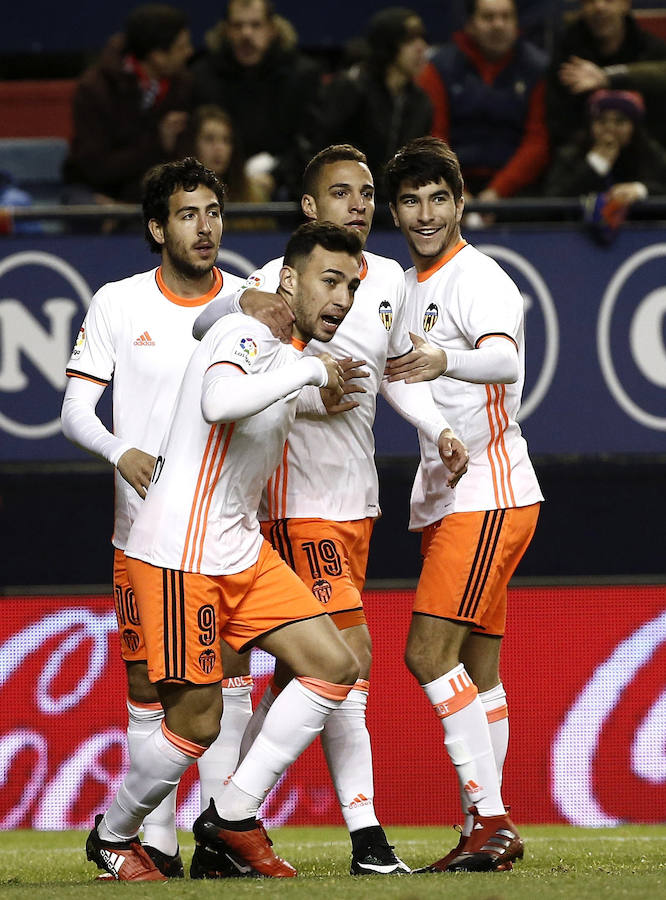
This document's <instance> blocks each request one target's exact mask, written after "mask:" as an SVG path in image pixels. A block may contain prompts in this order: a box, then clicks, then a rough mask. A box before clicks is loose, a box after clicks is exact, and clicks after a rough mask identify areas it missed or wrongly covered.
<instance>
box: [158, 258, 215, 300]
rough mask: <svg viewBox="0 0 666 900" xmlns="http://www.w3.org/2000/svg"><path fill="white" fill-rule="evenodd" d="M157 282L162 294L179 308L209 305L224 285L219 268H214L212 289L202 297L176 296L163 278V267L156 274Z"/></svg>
mask: <svg viewBox="0 0 666 900" xmlns="http://www.w3.org/2000/svg"><path fill="white" fill-rule="evenodd" d="M155 280H156V281H157V287H158V288H159V289H160V291H161V293H163V294H164V296H165V297H166V298H167V300H168V301H169V302H170V303H175V304H176V305H177V306H203V305H204V303H208V301H209V300H212V299H213V297H216V296H217V295H218V294H219V292H220V288H221V287H222V285H223V283H224V279H223V277H222V272H220V270H219V269H218V268H217V266H213V286H212V288H211V289H210V290H209V291H207V292H206V293H205V294H203V296H201V297H179V296H178V294H174V292H173V291H170V290H169V288H168V287H167V286H166V284H165V283H164V279H163V278H162V266H160V267H159V268H158V270H157V272H156V273H155Z"/></svg>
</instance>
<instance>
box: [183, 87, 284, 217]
mask: <svg viewBox="0 0 666 900" xmlns="http://www.w3.org/2000/svg"><path fill="white" fill-rule="evenodd" d="M191 142H192V152H193V153H194V155H195V156H196V157H197V159H198V160H199V161H200V162H202V163H203V164H204V166H206V167H207V168H209V169H212V171H213V172H215V174H216V175H217V177H218V178H219V179H220V181H222V182H223V183H224V196H225V199H226V200H229V201H230V202H231V203H267V202H268V201H269V200H270V199H271V191H272V178H271V176H270V175H248V174H247V172H246V171H245V159H244V156H243V151H242V149H241V147H240V145H239V141H238V139H237V138H236V136H235V134H234V128H233V124H232V122H231V118H230V117H229V116H228V115H227V113H226V112H225V111H224V110H223V109H220V107H219V106H216V105H215V104H214V103H206V104H204V105H203V106H198V107H197V108H196V109H195V111H194V113H193V114H192V120H191ZM272 228H275V221H274V220H273V219H270V218H268V217H257V216H241V217H238V216H234V217H230V218H228V219H227V220H226V222H225V231H248V230H258V229H261V230H264V231H265V230H267V229H272Z"/></svg>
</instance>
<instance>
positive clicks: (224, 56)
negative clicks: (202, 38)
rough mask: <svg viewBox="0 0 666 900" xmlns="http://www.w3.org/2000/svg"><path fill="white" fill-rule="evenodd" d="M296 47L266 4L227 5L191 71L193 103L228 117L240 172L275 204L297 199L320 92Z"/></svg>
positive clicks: (316, 74) (253, 0) (252, 0)
mask: <svg viewBox="0 0 666 900" xmlns="http://www.w3.org/2000/svg"><path fill="white" fill-rule="evenodd" d="M296 41H297V38H296V33H295V31H294V29H293V28H292V26H291V25H290V24H289V23H288V22H287V21H286V20H285V19H283V18H282V17H281V16H278V15H277V14H276V13H275V10H274V8H273V4H272V3H271V2H270V0H230V2H229V5H228V7H227V14H226V18H225V19H224V20H223V21H222V22H219V23H218V24H217V25H216V26H215V27H214V28H213V29H211V31H210V32H209V33H208V34H207V36H206V42H207V45H208V50H207V52H206V53H205V54H204V55H203V56H202V57H201V58H200V59H198V60H196V61H195V63H194V64H193V66H192V73H193V76H194V82H195V100H196V103H197V104H211V103H214V104H216V105H217V106H220V107H221V108H222V109H224V110H225V111H226V112H227V113H228V114H229V116H230V117H231V120H232V122H233V126H234V131H235V132H236V134H237V135H238V138H239V140H240V141H241V143H242V145H243V148H244V151H245V155H246V157H247V160H248V174H249V175H250V176H251V177H257V176H263V177H264V181H265V182H266V183H269V184H270V185H271V186H272V187H273V188H274V191H275V192H277V197H278V198H280V197H281V196H282V197H284V196H285V195H286V196H289V197H300V176H301V172H302V171H303V168H304V166H305V163H306V162H307V160H308V159H309V158H310V156H311V155H312V152H311V150H312V148H311V140H312V133H313V122H314V117H315V114H316V109H317V104H318V102H319V96H320V88H321V73H320V71H319V68H318V66H317V65H316V64H315V63H314V62H313V61H311V60H310V59H308V58H307V57H306V56H304V55H303V54H301V53H299V52H298V50H297V48H296Z"/></svg>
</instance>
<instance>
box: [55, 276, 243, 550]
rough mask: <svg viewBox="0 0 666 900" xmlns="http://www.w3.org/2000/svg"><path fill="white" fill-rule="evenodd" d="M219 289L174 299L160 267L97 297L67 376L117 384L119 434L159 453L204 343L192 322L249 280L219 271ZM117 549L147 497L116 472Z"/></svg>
mask: <svg viewBox="0 0 666 900" xmlns="http://www.w3.org/2000/svg"><path fill="white" fill-rule="evenodd" d="M213 274H214V276H215V280H214V284H213V287H212V288H211V290H210V291H208V293H206V294H205V295H203V296H201V297H197V298H196V299H194V300H187V299H184V298H182V297H177V296H176V295H175V294H173V293H172V292H171V291H170V290H169V289H168V288H167V286H166V285H165V284H164V281H163V280H162V277H161V271H160V269H159V268H158V269H152V270H151V271H150V272H143V273H140V274H138V275H133V276H132V277H131V278H125V279H123V280H122V281H116V282H112V283H109V284H105V285H104V286H103V287H102V288H100V289H99V290H98V291H97V293H96V294H95V295H94V297H93V298H92V301H91V304H90V307H89V309H88V312H87V314H86V317H85V319H84V320H83V324H82V326H81V329H80V331H79V336H78V338H77V341H76V345H75V347H74V350H73V352H72V355H71V357H70V360H69V363H68V364H67V374H68V375H69V376H72V377H78V378H84V379H87V380H89V381H93V382H95V383H96V384H99V385H107V384H109V383H110V382H111V379H113V433H114V435H116V436H117V437H118V438H120V439H122V440H123V441H124V442H126V443H127V444H128V445H129V446H130V447H137V448H138V449H140V450H143V451H145V452H146V453H150V454H152V455H153V456H156V455H157V451H158V449H159V446H160V442H161V440H162V437H163V435H164V432H165V431H166V428H167V425H168V424H169V417H170V415H171V410H172V409H173V404H174V401H175V399H176V396H177V394H178V389H179V387H180V383H181V380H182V378H183V373H184V372H185V368H186V366H187V363H188V360H189V358H190V356H191V355H192V351H193V350H194V349H195V347H196V346H198V343H197V341H195V340H194V338H193V337H192V324H193V322H194V320H195V319H196V317H197V315H198V314H199V313H200V312H201V309H202V307H203V306H204V305H205V304H206V303H208V302H209V301H210V300H212V299H213V298H214V297H216V296H217V295H218V294H219V293H220V291H229V290H234V289H235V288H236V287H237V286H240V285H241V284H242V283H243V282H242V279H240V278H238V277H237V276H235V275H230V274H228V273H226V272H221V271H220V270H219V269H214V270H213ZM114 474H115V519H114V534H113V544H114V546H115V547H117V548H119V549H120V550H123V549H124V548H125V544H126V542H127V535H128V534H129V529H130V526H131V524H132V522H133V521H134V519H135V517H136V515H137V512H138V510H139V508H140V507H141V503H142V501H141V498H140V497H139V495H138V494H137V493H136V491H135V490H134V488H133V487H131V486H130V485H129V484H128V483H127V482H126V481H125V479H124V478H123V477H122V475H120V473H119V472H118V470H117V469H116V470H115V473H114Z"/></svg>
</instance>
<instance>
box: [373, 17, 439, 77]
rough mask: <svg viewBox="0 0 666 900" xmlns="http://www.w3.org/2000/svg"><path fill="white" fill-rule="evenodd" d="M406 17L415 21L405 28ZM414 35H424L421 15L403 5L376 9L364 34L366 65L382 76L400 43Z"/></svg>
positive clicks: (393, 58) (396, 52)
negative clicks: (415, 21) (366, 50)
mask: <svg viewBox="0 0 666 900" xmlns="http://www.w3.org/2000/svg"><path fill="white" fill-rule="evenodd" d="M410 20H417V23H415V24H414V25H413V26H412V27H410V28H408V27H407V23H408V22H409V21H410ZM415 37H425V28H424V26H423V22H422V20H421V16H420V15H419V14H418V13H417V12H416V11H415V10H413V9H408V8H407V7H406V6H388V7H386V8H385V9H380V10H379V12H377V13H375V15H374V16H373V17H372V19H370V23H369V25H368V30H367V33H366V38H365V42H366V46H367V49H368V56H367V61H366V62H367V65H368V67H369V68H370V69H371V70H372V71H374V72H376V73H378V74H380V75H384V74H385V72H386V69H387V68H388V66H389V65H390V64H391V63H392V62H394V61H395V59H396V57H397V55H398V52H399V51H400V48H401V47H402V45H403V44H405V43H407V41H410V40H412V39H413V38H415Z"/></svg>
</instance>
